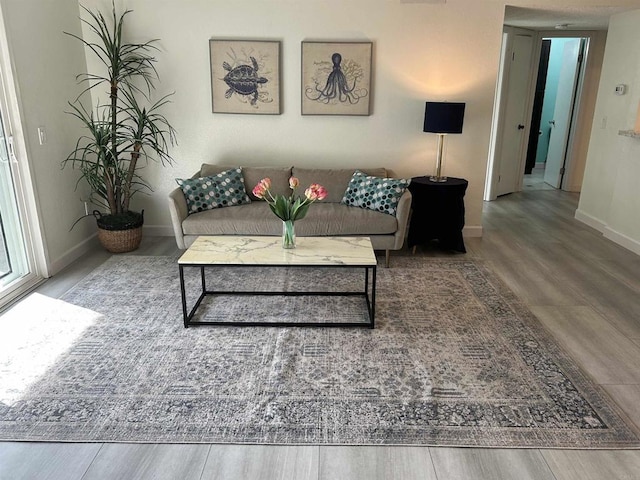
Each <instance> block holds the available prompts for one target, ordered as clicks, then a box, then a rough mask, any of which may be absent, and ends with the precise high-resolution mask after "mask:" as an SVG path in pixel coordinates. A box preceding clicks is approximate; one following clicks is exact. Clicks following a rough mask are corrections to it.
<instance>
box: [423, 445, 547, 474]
mask: <svg viewBox="0 0 640 480" xmlns="http://www.w3.org/2000/svg"><path fill="white" fill-rule="evenodd" d="M430 451H431V458H432V460H433V465H434V467H435V471H436V475H437V476H438V479H442V480H444V479H446V480H469V479H473V480H513V479H518V480H528V479H531V480H555V478H554V476H553V474H552V473H551V471H550V470H549V467H548V466H547V463H546V462H545V461H544V458H543V457H542V454H541V453H540V452H539V451H538V450H508V449H482V448H431V449H430Z"/></svg>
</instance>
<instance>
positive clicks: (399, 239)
mask: <svg viewBox="0 0 640 480" xmlns="http://www.w3.org/2000/svg"><path fill="white" fill-rule="evenodd" d="M409 212H411V192H410V191H409V190H405V192H404V193H403V194H402V196H401V197H400V201H399V202H398V209H397V210H396V220H397V221H398V230H397V231H396V234H395V235H394V236H395V241H394V245H393V249H392V250H400V249H401V248H402V245H403V244H404V238H405V236H406V232H407V225H408V223H409Z"/></svg>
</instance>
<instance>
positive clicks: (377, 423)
mask: <svg viewBox="0 0 640 480" xmlns="http://www.w3.org/2000/svg"><path fill="white" fill-rule="evenodd" d="M362 276H363V274H362V272H361V271H353V270H340V269H315V270H311V269H292V270H285V269H262V270H259V269H251V268H239V269H224V270H220V271H215V272H214V271H210V272H209V279H210V280H209V284H210V286H211V287H212V288H224V289H229V288H233V287H234V286H236V287H239V288H240V289H247V288H257V289H274V290H279V289H301V288H310V289H314V290H317V289H318V288H319V286H324V287H326V288H331V289H349V288H351V289H354V290H359V289H361V288H362V287H361V285H362V281H363V280H362ZM197 287H198V275H197V271H196V270H193V271H191V272H190V274H189V275H188V285H187V288H188V289H189V290H190V291H193V292H195V291H196V290H197ZM377 293H378V297H377V318H376V320H377V321H376V328H375V329H374V330H370V329H364V328H348V329H341V328H324V329H323V328H296V327H286V328H275V327H259V328H258V327H255V328H254V327H226V326H225V327H205V326H202V327H196V328H189V329H184V328H183V326H182V312H181V305H180V294H179V281H178V268H177V264H176V258H170V257H139V256H117V257H112V258H111V259H110V260H108V261H107V262H106V263H105V264H104V265H102V266H101V267H99V268H98V269H96V270H95V271H94V272H93V273H92V274H91V275H89V276H88V277H87V278H86V279H85V280H84V281H83V282H82V283H80V284H79V285H78V286H77V287H75V288H74V289H73V290H72V291H70V292H69V293H67V294H66V295H65V296H64V298H63V299H64V300H65V301H67V302H70V303H73V304H75V305H78V306H81V307H85V308H88V309H91V310H95V311H97V312H99V313H101V314H103V315H104V316H103V317H102V318H100V319H99V320H98V321H96V322H95V323H94V324H92V325H91V326H89V327H88V328H86V329H85V331H84V332H83V334H82V335H81V336H80V337H79V338H78V339H77V340H76V341H75V343H73V344H72V345H70V347H69V349H68V351H67V352H66V353H65V354H64V355H62V356H60V357H59V358H58V360H57V361H56V362H55V364H53V365H52V366H51V367H50V368H49V370H48V372H47V373H46V375H44V376H43V377H42V378H40V379H39V380H38V381H37V382H36V383H35V384H33V385H32V386H31V388H29V390H28V391H27V392H26V393H25V394H24V396H22V397H21V398H20V399H18V400H17V401H15V402H14V403H12V404H5V403H3V404H1V405H0V439H3V440H47V441H100V442H157V443H162V442H188V443H191V442H194V443H197V442H206V443H265V444H270V443H277V444H340V445H342V444H345V445H346V444H350V445H353V444H358V445H377V444H402V445H434V446H436V445H438V446H439V445H449V446H487V447H570V448H618V447H626V448H637V447H639V446H640V440H639V438H638V435H637V434H636V433H634V431H633V430H632V429H630V428H629V427H628V426H627V425H626V424H625V422H624V421H623V419H622V418H621V414H620V413H619V411H618V410H617V409H616V408H615V406H614V404H613V403H612V402H611V401H610V400H609V399H608V398H607V397H606V395H605V394H604V393H603V392H602V391H601V390H600V389H599V388H598V387H597V386H596V385H594V384H593V383H592V382H591V381H590V380H589V379H588V378H587V377H586V376H585V375H584V374H583V373H582V372H581V371H580V370H579V369H578V368H577V367H576V365H575V364H574V363H573V362H572V361H571V360H570V358H569V357H568V356H567V355H566V354H565V353H564V352H563V351H562V350H561V349H559V348H558V346H557V345H556V343H555V342H554V341H552V340H551V338H550V336H549V334H548V333H547V332H546V331H545V330H544V329H543V327H542V326H541V325H540V323H539V322H538V321H537V319H536V318H535V317H534V316H533V315H532V314H531V313H530V312H529V310H528V309H527V308H526V307H525V306H524V305H523V304H522V303H521V302H520V301H519V300H518V299H517V298H516V297H515V296H514V295H513V293H512V292H511V291H510V290H509V289H508V288H506V287H505V286H504V285H503V284H502V283H501V282H500V281H499V280H498V279H497V278H496V276H495V275H494V274H493V273H491V272H490V271H489V270H488V269H487V268H486V267H485V266H484V265H483V264H482V263H481V262H478V261H470V260H449V259H428V258H423V257H396V258H394V259H393V264H392V268H390V269H385V268H379V269H378V292H377ZM194 295H195V294H194ZM191 300H193V298H192V299H191ZM203 312H204V313H203V317H204V318H207V317H209V318H216V319H224V318H233V319H235V320H242V319H246V320H251V319H255V318H256V317H259V318H261V319H264V318H266V319H273V320H274V321H281V320H283V319H289V320H290V319H293V318H298V319H302V320H317V319H318V318H331V319H332V320H334V321H340V320H341V319H344V321H353V319H354V318H358V317H360V318H363V319H364V315H366V311H365V305H364V301H363V300H362V299H357V298H348V297H347V298H342V299H338V300H336V299H335V298H334V297H281V296H280V297H266V296H262V297H257V296H256V297H240V296H235V297H233V296H224V297H213V298H211V299H209V300H208V301H207V304H206V305H205V308H204V310H203Z"/></svg>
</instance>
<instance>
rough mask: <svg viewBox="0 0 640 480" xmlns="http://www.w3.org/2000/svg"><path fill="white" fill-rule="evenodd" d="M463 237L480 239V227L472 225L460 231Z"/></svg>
mask: <svg viewBox="0 0 640 480" xmlns="http://www.w3.org/2000/svg"><path fill="white" fill-rule="evenodd" d="M462 236H463V237H481V236H482V225H472V226H468V227H464V228H463V229H462Z"/></svg>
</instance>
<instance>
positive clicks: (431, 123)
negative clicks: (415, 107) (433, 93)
mask: <svg viewBox="0 0 640 480" xmlns="http://www.w3.org/2000/svg"><path fill="white" fill-rule="evenodd" d="M464 106H465V104H464V103H455V102H427V103H426V108H425V110H424V129H423V132H429V133H462V123H463V121H464Z"/></svg>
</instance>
